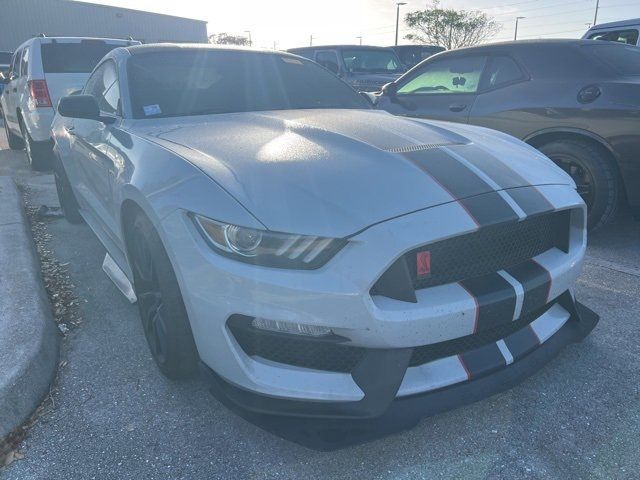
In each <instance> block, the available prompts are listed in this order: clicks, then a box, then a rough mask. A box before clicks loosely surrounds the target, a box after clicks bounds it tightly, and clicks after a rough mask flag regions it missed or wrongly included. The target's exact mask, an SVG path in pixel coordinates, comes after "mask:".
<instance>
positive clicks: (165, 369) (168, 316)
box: [127, 212, 199, 380]
mask: <svg viewBox="0 0 640 480" xmlns="http://www.w3.org/2000/svg"><path fill="white" fill-rule="evenodd" d="M128 230H129V233H128V235H127V238H128V241H127V246H128V252H129V261H130V263H131V269H132V271H133V277H134V289H135V292H136V296H137V298H138V308H139V311H140V317H141V320H142V327H143V328H144V334H145V337H146V338H147V343H148V345H149V350H151V354H152V356H153V359H154V360H155V362H156V364H157V365H158V367H159V368H160V371H161V372H162V373H163V374H164V375H165V376H166V377H168V378H170V379H174V380H176V379H180V378H187V377H191V376H193V375H194V374H195V373H196V371H197V367H198V359H199V357H198V351H197V349H196V345H195V342H194V340H193V334H192V332H191V326H190V324H189V317H188V316H187V311H186V308H185V306H184V302H183V300H182V295H181V293H180V286H179V285H178V281H177V279H176V275H175V272H174V270H173V267H172V266H171V262H170V261H169V257H168V255H167V252H166V250H165V249H164V246H163V244H162V241H161V240H160V237H159V236H158V233H157V232H156V230H155V228H154V227H153V225H152V224H151V222H150V221H149V219H148V218H147V217H146V216H145V215H144V214H142V213H141V212H139V213H137V214H136V215H135V217H134V219H133V221H132V222H131V224H130V228H129V229H128Z"/></svg>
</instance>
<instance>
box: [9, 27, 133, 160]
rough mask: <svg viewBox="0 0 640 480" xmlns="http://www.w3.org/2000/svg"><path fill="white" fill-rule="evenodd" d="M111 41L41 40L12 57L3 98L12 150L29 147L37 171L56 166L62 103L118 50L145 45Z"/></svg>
mask: <svg viewBox="0 0 640 480" xmlns="http://www.w3.org/2000/svg"><path fill="white" fill-rule="evenodd" d="M139 43H140V42H136V41H129V40H116V39H105V38H71V37H37V38H32V39H30V40H27V41H26V42H24V43H23V44H22V45H20V46H19V47H18V48H17V49H16V51H15V53H14V54H13V58H12V59H11V67H10V70H9V78H8V83H7V84H6V85H5V88H4V92H3V93H2V96H0V107H1V109H2V112H3V117H4V128H5V131H6V134H7V139H8V142H9V147H10V148H12V149H14V150H17V149H20V148H23V147H24V148H25V150H26V152H27V157H28V160H29V163H30V164H31V167H32V168H33V169H34V170H46V169H48V168H50V166H51V146H52V142H51V134H50V132H49V130H50V128H51V122H52V120H53V116H54V114H55V106H56V105H57V104H58V100H59V99H60V98H61V97H64V96H65V95H69V94H70V93H72V92H74V91H76V90H80V89H81V88H82V87H83V86H84V84H85V82H86V81H87V78H89V74H90V73H91V71H92V70H93V69H94V67H95V66H96V65H97V64H98V62H99V61H100V59H101V58H102V57H104V56H105V55H106V54H107V53H108V52H110V51H111V50H113V49H114V48H117V47H122V46H128V45H134V44H139Z"/></svg>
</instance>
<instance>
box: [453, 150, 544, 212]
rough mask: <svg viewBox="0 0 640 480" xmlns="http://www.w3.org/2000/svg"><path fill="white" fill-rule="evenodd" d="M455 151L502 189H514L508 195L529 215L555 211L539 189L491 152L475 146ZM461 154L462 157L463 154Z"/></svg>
mask: <svg viewBox="0 0 640 480" xmlns="http://www.w3.org/2000/svg"><path fill="white" fill-rule="evenodd" d="M452 150H454V148H452ZM455 150H456V153H459V152H458V151H460V150H462V151H463V152H464V159H465V160H466V161H467V162H469V163H470V164H472V165H474V166H475V167H477V168H478V169H480V170H482V172H483V173H484V174H485V175H487V176H488V177H489V178H491V180H493V181H494V182H496V183H497V184H498V185H500V186H501V187H502V188H504V189H513V190H509V191H508V192H507V193H508V194H509V195H510V196H511V198H513V199H514V200H515V202H516V203H517V204H518V206H519V207H520V208H521V209H522V210H523V211H524V212H525V213H526V214H527V215H536V214H538V213H542V212H546V211H549V210H554V209H555V208H554V206H553V205H552V204H551V202H549V200H547V198H546V197H545V196H544V195H543V194H542V193H541V192H540V191H539V190H538V189H537V188H535V187H532V186H531V182H529V181H528V180H526V179H525V178H524V177H523V176H522V175H520V174H519V173H518V172H516V171H515V170H513V169H512V168H511V167H510V166H509V165H508V164H507V163H505V162H503V161H502V160H499V159H498V158H496V157H495V156H493V155H492V154H490V153H489V152H487V151H485V150H483V149H482V148H479V147H477V146H475V145H465V146H462V147H455ZM459 154H460V155H461V153H459ZM518 187H526V188H518Z"/></svg>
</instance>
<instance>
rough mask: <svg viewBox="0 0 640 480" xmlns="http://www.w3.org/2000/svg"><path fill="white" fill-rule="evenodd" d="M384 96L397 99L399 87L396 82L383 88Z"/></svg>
mask: <svg viewBox="0 0 640 480" xmlns="http://www.w3.org/2000/svg"><path fill="white" fill-rule="evenodd" d="M382 94H383V95H385V96H387V97H389V98H396V96H397V95H398V85H397V84H395V83H394V82H391V83H387V84H386V85H384V86H383V87H382Z"/></svg>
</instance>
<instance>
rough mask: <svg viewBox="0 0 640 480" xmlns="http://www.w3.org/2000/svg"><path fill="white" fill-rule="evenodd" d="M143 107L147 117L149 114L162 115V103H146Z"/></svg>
mask: <svg viewBox="0 0 640 480" xmlns="http://www.w3.org/2000/svg"><path fill="white" fill-rule="evenodd" d="M142 109H143V110H144V114H145V115H146V116H147V117H148V116H149V115H160V114H161V113H162V110H160V105H158V104H154V105H145V106H144V107H142Z"/></svg>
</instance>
